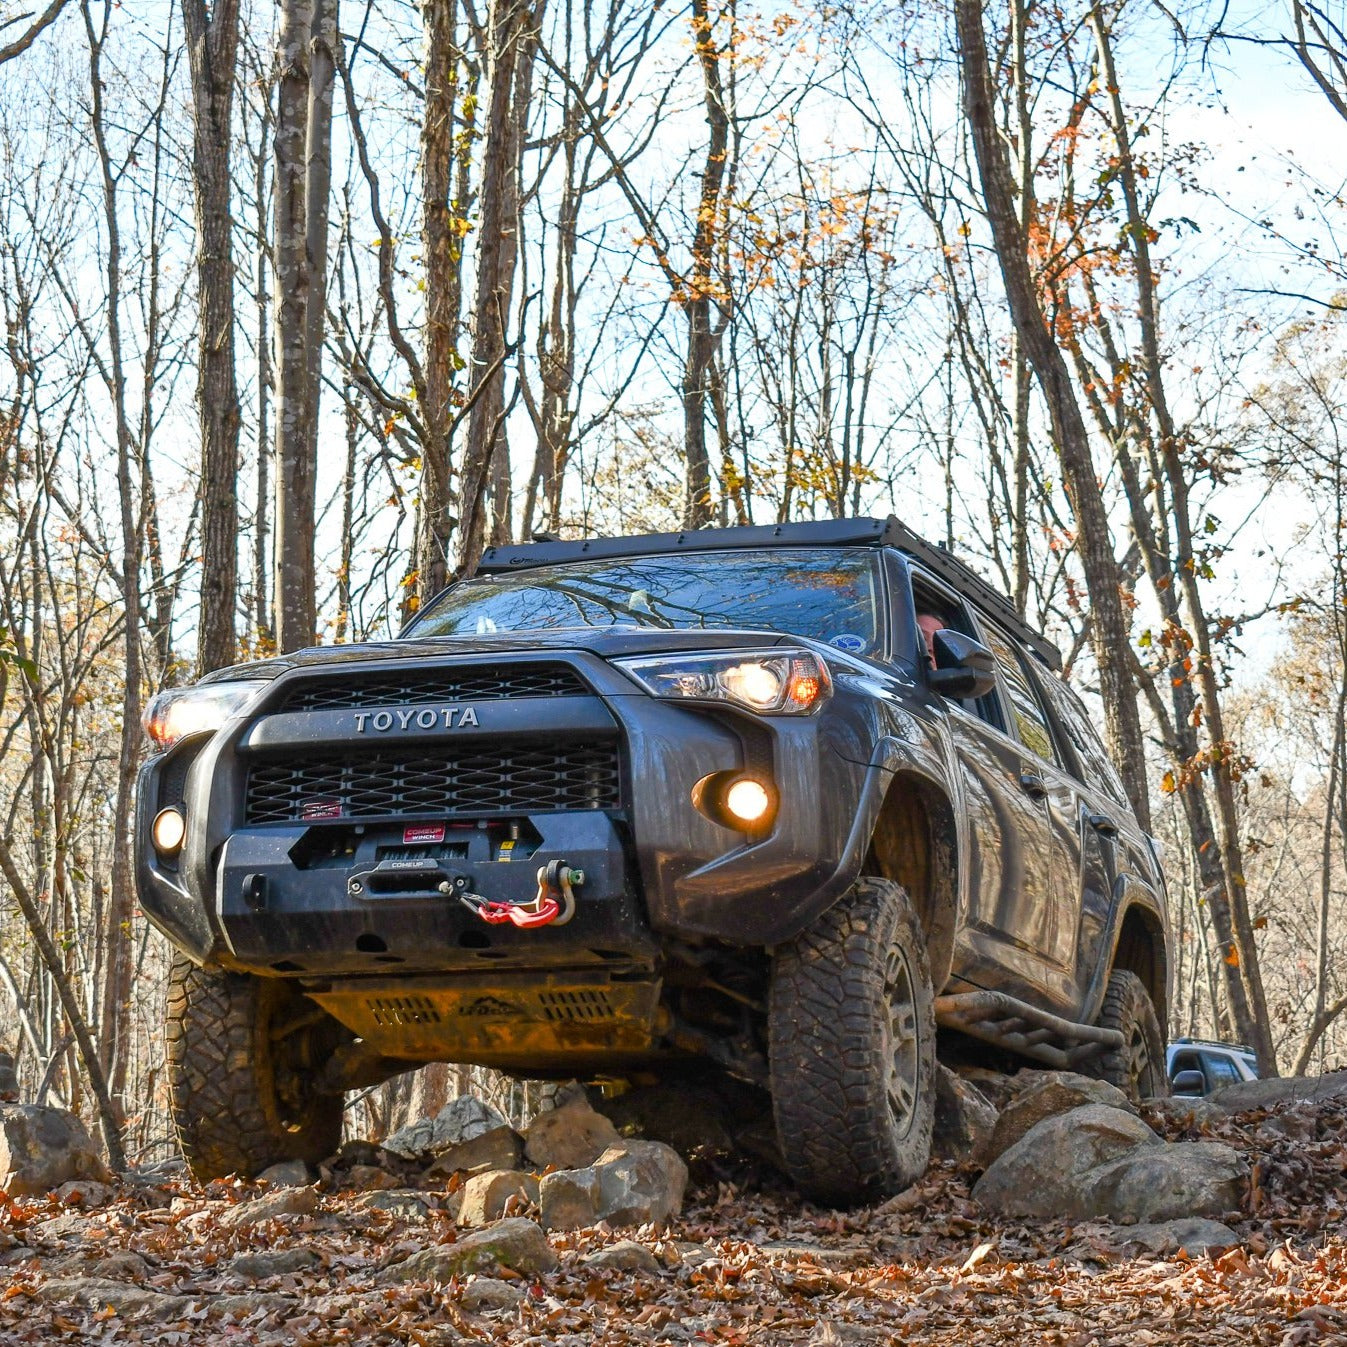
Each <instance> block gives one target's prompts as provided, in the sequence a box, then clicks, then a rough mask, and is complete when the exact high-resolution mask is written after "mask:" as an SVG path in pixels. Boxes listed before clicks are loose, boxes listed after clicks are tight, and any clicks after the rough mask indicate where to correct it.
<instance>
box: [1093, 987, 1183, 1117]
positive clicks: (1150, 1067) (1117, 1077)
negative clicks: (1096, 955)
mask: <svg viewBox="0 0 1347 1347" xmlns="http://www.w3.org/2000/svg"><path fill="white" fill-rule="evenodd" d="M1096 1023H1097V1024H1098V1025H1099V1027H1100V1028H1101V1029H1117V1030H1118V1031H1119V1032H1120V1033H1121V1034H1122V1036H1123V1045H1122V1047H1121V1048H1110V1049H1109V1050H1108V1051H1106V1052H1102V1053H1100V1054H1099V1056H1098V1057H1097V1058H1096V1059H1095V1062H1096V1064H1095V1067H1094V1069H1093V1071H1092V1073H1091V1074H1093V1075H1096V1076H1098V1077H1099V1078H1100V1079H1101V1080H1106V1081H1108V1083H1109V1084H1110V1085H1116V1086H1117V1087H1118V1088H1119V1089H1120V1090H1121V1091H1122V1092H1123V1093H1124V1094H1125V1095H1126V1096H1127V1097H1128V1098H1129V1099H1130V1100H1132V1102H1133V1103H1140V1102H1141V1101H1142V1100H1143V1099H1154V1098H1155V1097H1156V1096H1157V1095H1167V1094H1168V1093H1169V1075H1168V1072H1167V1071H1166V1070H1165V1040H1164V1036H1163V1035H1162V1034H1161V1032H1160V1019H1159V1016H1158V1015H1156V1013H1155V1004H1154V1002H1152V1001H1151V997H1150V993H1149V992H1148V991H1147V990H1146V984H1145V983H1144V982H1142V980H1141V979H1140V978H1139V977H1137V975H1136V974H1135V973H1130V972H1128V971H1127V970H1126V969H1123V968H1115V969H1114V970H1113V972H1111V973H1110V974H1109V975H1108V987H1107V989H1106V990H1105V992H1104V1005H1103V1008H1102V1009H1101V1010H1100V1012H1099V1018H1098V1020H1096Z"/></svg>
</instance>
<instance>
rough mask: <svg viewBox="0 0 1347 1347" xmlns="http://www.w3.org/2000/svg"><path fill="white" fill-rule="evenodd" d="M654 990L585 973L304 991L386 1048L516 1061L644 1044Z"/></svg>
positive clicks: (651, 1031)
mask: <svg viewBox="0 0 1347 1347" xmlns="http://www.w3.org/2000/svg"><path fill="white" fill-rule="evenodd" d="M659 993H660V983H659V980H658V979H651V980H650V981H642V982H625V981H611V980H608V979H605V978H602V977H599V976H596V975H595V974H593V973H588V974H581V975H578V976H566V975H557V974H553V975H550V976H539V975H536V974H535V975H530V976H529V977H528V978H527V979H524V978H519V979H511V978H509V977H502V976H500V975H496V976H485V977H483V976H479V975H475V974H474V975H465V976H462V977H445V978H442V979H435V980H433V981H428V980H424V979H417V980H416V981H415V982H411V981H409V980H407V979H400V980H398V981H396V982H359V983H354V984H351V983H348V984H346V985H345V986H337V987H333V988H332V989H331V990H330V991H326V992H310V993H309V994H310V995H311V996H312V997H313V999H314V1000H315V1001H317V1002H318V1004H319V1005H320V1006H322V1007H323V1008H324V1009H325V1010H327V1011H329V1012H330V1013H331V1014H332V1015H334V1016H336V1018H337V1019H339V1020H340V1021H341V1022H342V1023H343V1024H344V1025H346V1027H347V1028H348V1029H351V1030H353V1031H354V1032H355V1033H356V1034H358V1035H359V1036H360V1037H361V1038H363V1039H365V1040H366V1041H367V1042H368V1043H370V1044H371V1045H372V1046H374V1047H376V1048H378V1049H379V1050H380V1051H381V1052H382V1053H384V1054H385V1055H386V1056H389V1057H407V1058H416V1059H422V1060H425V1061H445V1062H478V1063H481V1064H483V1065H486V1066H500V1067H506V1068H508V1067H512V1066H516V1067H521V1068H522V1067H527V1066H535V1067H538V1066H545V1065H546V1064H547V1063H548V1062H550V1061H551V1060H553V1059H556V1060H557V1062H558V1065H561V1063H562V1062H563V1061H564V1060H566V1059H570V1058H586V1059H589V1058H595V1057H602V1056H606V1055H608V1054H610V1053H616V1054H631V1053H636V1054H641V1053H647V1052H650V1051H651V1050H652V1049H653V1048H654V1041H655V1036H656V1033H657V1030H658V1027H659V1023H660V1019H661V1011H660V1006H659Z"/></svg>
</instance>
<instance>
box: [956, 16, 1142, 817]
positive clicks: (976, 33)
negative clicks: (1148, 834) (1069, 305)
mask: <svg viewBox="0 0 1347 1347" xmlns="http://www.w3.org/2000/svg"><path fill="white" fill-rule="evenodd" d="M955 18H956V23H957V27H958V35H959V46H960V50H961V52H962V58H963V59H962V69H963V98H964V111H965V115H966V116H967V118H968V125H969V130H970V132H971V134H972V140H973V149H974V153H975V155H976V158H977V166H978V177H979V182H980V184H981V189H982V196H983V200H984V203H985V206H986V212H987V221H988V223H989V225H990V226H991V230H992V237H993V240H994V243H995V247H996V255H997V261H998V263H999V265H1000V269H1001V276H1002V280H1003V282H1004V284H1005V289H1006V299H1007V302H1008V304H1009V307H1010V314H1011V318H1012V320H1013V322H1014V325H1015V331H1016V333H1017V334H1018V336H1019V339H1020V342H1021V344H1022V346H1023V349H1024V353H1025V357H1026V358H1027V359H1028V361H1029V364H1030V366H1031V367H1032V368H1033V371H1034V376H1035V378H1036V379H1037V381H1038V385H1039V388H1040V390H1041V391H1042V394H1043V399H1044V402H1045V403H1046V404H1047V408H1048V415H1049V417H1050V419H1051V422H1052V431H1053V439H1054V441H1055V442H1056V445H1057V450H1058V454H1059V457H1060V460H1061V465H1062V477H1063V482H1064V485H1065V487H1066V491H1067V495H1068V497H1069V498H1070V501H1071V508H1072V511H1073V512H1074V514H1075V517H1076V525H1077V537H1076V550H1077V555H1078V556H1079V558H1080V563H1081V569H1082V571H1083V572H1084V575H1085V583H1086V587H1087V589H1088V591H1089V595H1090V608H1091V624H1090V635H1091V645H1092V648H1093V651H1094V657H1095V663H1096V664H1097V665H1098V667H1099V682H1100V692H1101V694H1102V697H1103V702H1104V721H1105V727H1106V730H1107V734H1108V740H1109V747H1110V748H1111V750H1112V752H1113V756H1114V758H1115V760H1116V762H1117V765H1118V769H1119V772H1120V773H1121V775H1122V779H1123V784H1124V786H1125V787H1126V790H1127V794H1128V797H1129V799H1130V800H1131V802H1132V807H1133V809H1134V810H1135V811H1136V815H1137V818H1138V820H1139V821H1140V823H1141V825H1142V827H1143V828H1146V829H1149V827H1150V798H1149V794H1148V792H1147V789H1146V773H1145V758H1144V754H1143V751H1142V741H1141V719H1140V716H1139V714H1138V711H1137V700H1136V688H1135V686H1134V685H1133V681H1132V676H1131V667H1130V656H1129V652H1130V649H1131V645H1130V637H1129V624H1128V619H1127V613H1126V610H1125V608H1124V606H1123V600H1122V594H1121V582H1122V575H1121V573H1120V571H1119V569H1118V563H1117V559H1116V557H1115V556H1114V553H1113V543H1112V537H1111V534H1110V531H1109V525H1108V514H1107V512H1106V510H1105V508H1104V501H1103V497H1102V494H1101V492H1100V488H1099V482H1098V479H1097V478H1096V476H1095V470H1094V460H1093V457H1092V454H1091V451H1090V438H1089V432H1088V430H1087V429H1086V426H1085V418H1084V416H1083V415H1082V414H1081V410H1080V406H1079V404H1078V402H1077V401H1076V396H1075V392H1074V390H1073V388H1072V386H1071V375H1070V372H1069V370H1068V368H1067V364H1066V360H1065V358H1064V357H1063V355H1062V352H1061V350H1060V349H1059V347H1058V346H1057V343H1056V341H1055V339H1054V337H1053V335H1052V331H1051V329H1050V328H1049V327H1048V323H1047V320H1046V319H1045V317H1044V314H1043V310H1042V307H1041V305H1040V304H1039V300H1038V295H1037V293H1036V290H1035V287H1034V280H1033V275H1032V273H1031V271H1030V267H1029V259H1028V253H1027V248H1026V237H1025V233H1024V230H1023V229H1021V227H1020V221H1019V218H1018V216H1017V213H1016V210H1015V189H1014V179H1013V178H1012V176H1011V173H1010V166H1009V163H1008V162H1007V158H1006V150H1005V145H1004V143H1003V142H1002V140H1001V137H1000V132H999V129H998V127H997V125H996V118H995V115H994V111H993V107H994V104H993V95H992V77H991V69H990V66H989V63H988V57H987V44H986V35H985V34H984V32H983V12H982V0H957V3H956V5H955Z"/></svg>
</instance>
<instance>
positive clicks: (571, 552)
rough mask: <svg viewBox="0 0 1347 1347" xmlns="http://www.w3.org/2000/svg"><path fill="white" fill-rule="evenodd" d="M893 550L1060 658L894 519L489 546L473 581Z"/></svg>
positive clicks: (1041, 653)
mask: <svg viewBox="0 0 1347 1347" xmlns="http://www.w3.org/2000/svg"><path fill="white" fill-rule="evenodd" d="M801 546H803V547H894V548H897V549H898V550H899V551H901V552H905V553H907V554H908V555H909V556H910V557H912V558H913V559H914V560H916V561H919V562H921V564H922V565H923V566H925V567H926V568H927V570H929V571H931V572H932V573H933V574H934V575H937V576H939V578H940V579H942V580H944V581H946V582H947V583H948V584H950V585H953V586H954V587H955V588H956V589H958V590H960V591H962V592H963V593H964V594H966V595H967V596H968V597H969V598H971V599H972V600H973V601H974V602H975V603H977V604H978V605H980V606H981V607H983V608H985V609H986V610H987V612H988V615H989V616H991V617H994V618H995V619H996V620H997V621H998V622H1000V623H1001V624H1002V625H1003V626H1004V627H1006V629H1007V630H1008V631H1009V632H1010V633H1011V634H1012V635H1013V636H1015V637H1016V638H1017V639H1019V640H1021V641H1023V642H1024V644H1025V645H1027V646H1028V647H1029V649H1030V650H1032V651H1033V652H1034V654H1036V655H1037V656H1038V657H1039V658H1040V659H1041V660H1042V661H1043V662H1044V663H1045V664H1047V666H1048V667H1049V668H1051V669H1060V668H1061V667H1062V657H1061V654H1060V652H1059V651H1058V649H1057V647H1056V646H1055V645H1053V644H1052V642H1051V641H1049V640H1047V639H1046V638H1045V637H1043V636H1041V635H1040V634H1039V633H1038V632H1036V631H1035V630H1034V629H1033V628H1032V627H1030V626H1029V625H1028V623H1026V622H1025V620H1024V619H1023V618H1022V617H1021V616H1020V615H1019V614H1018V613H1017V612H1016V611H1015V608H1014V606H1013V605H1012V604H1011V603H1010V602H1009V601H1008V600H1007V599H1005V598H1004V597H1003V596H1002V595H1000V594H998V593H997V592H996V590H994V589H993V588H992V587H991V586H990V585H989V584H988V583H987V582H986V581H985V580H984V579H982V577H981V576H980V575H978V574H977V573H976V572H975V571H973V570H970V569H969V567H968V566H966V565H965V564H964V563H963V562H962V561H960V560H959V559H958V558H957V557H955V556H954V555H953V553H951V552H948V551H946V550H945V549H944V548H943V547H936V546H934V545H932V544H931V543H928V542H927V541H926V540H925V539H924V538H922V537H919V536H918V535H917V534H915V533H913V532H912V530H911V529H909V528H908V527H907V526H906V525H905V524H903V523H901V522H900V521H899V520H898V519H897V518H895V517H894V516H893V515H890V516H889V517H888V518H887V519H876V518H860V519H819V520H806V521H803V522H800V523H796V524H750V525H738V526H736V527H733V528H721V529H687V530H685V531H684V532H682V533H642V534H637V535H634V536H631V537H625V538H578V539H575V540H573V541H554V540H552V539H548V540H546V541H541V540H540V541H538V542H534V543H516V544H508V545H505V546H501V547H489V548H487V550H486V551H485V552H484V553H483V554H482V559H481V561H480V562H478V564H477V573H478V574H479V575H492V574H500V573H502V572H508V571H520V570H527V569H529V568H530V567H533V566H555V565H565V564H566V563H568V562H574V561H589V560H602V559H604V558H608V557H639V556H657V555H660V554H667V553H670V552H711V551H721V550H723V549H724V548H728V547H801Z"/></svg>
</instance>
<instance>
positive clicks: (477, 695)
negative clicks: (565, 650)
mask: <svg viewBox="0 0 1347 1347" xmlns="http://www.w3.org/2000/svg"><path fill="white" fill-rule="evenodd" d="M588 691H589V689H588V688H587V687H586V686H585V685H584V683H582V682H581V681H580V677H579V675H578V674H576V673H575V672H574V670H572V669H569V668H567V667H566V666H565V665H564V664H513V665H503V666H502V667H500V668H498V669H483V668H480V667H478V668H472V669H455V668H453V667H446V668H442V669H417V670H415V671H412V670H408V671H407V672H405V673H395V672H389V673H387V674H352V675H350V676H349V677H346V678H343V677H342V676H341V675H340V674H337V675H331V674H329V675H328V676H327V677H325V678H324V679H323V680H322V681H321V682H318V681H314V682H312V683H306V684H301V685H300V686H298V687H296V688H295V689H294V690H293V691H291V692H290V693H288V694H287V695H286V698H285V700H284V701H283V702H282V703H281V705H280V707H279V708H277V709H278V710H281V711H328V710H344V709H345V708H347V707H353V706H414V705H417V704H418V703H420V702H475V701H502V700H504V699H505V698H507V697H575V696H583V695H584V694H585V693H587V692H588Z"/></svg>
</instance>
